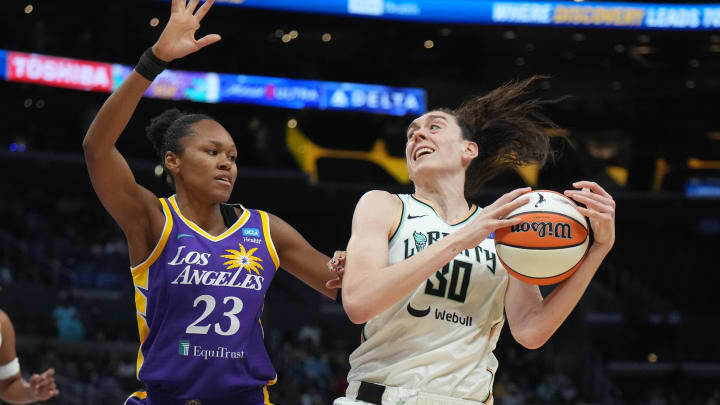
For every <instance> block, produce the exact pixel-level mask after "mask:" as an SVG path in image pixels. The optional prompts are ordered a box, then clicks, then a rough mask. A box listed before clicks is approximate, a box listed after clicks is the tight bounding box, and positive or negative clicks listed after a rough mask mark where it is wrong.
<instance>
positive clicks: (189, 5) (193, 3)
mask: <svg viewBox="0 0 720 405" xmlns="http://www.w3.org/2000/svg"><path fill="white" fill-rule="evenodd" d="M199 2H200V0H190V1H188V2H187V5H186V6H185V10H187V11H189V12H190V14H192V13H193V11H195V8H196V7H197V5H198V3H199Z"/></svg>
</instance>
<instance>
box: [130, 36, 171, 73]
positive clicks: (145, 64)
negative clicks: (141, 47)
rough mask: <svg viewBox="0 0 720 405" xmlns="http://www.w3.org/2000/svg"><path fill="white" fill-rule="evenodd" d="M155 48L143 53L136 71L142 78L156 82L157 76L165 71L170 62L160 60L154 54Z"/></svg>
mask: <svg viewBox="0 0 720 405" xmlns="http://www.w3.org/2000/svg"><path fill="white" fill-rule="evenodd" d="M154 47H155V45H153V47H151V48H148V49H146V50H145V52H143V54H142V56H141V57H140V60H139V61H138V63H137V65H135V71H136V72H137V73H138V74H139V75H140V76H142V77H144V78H146V79H147V80H149V81H151V82H152V81H153V80H155V78H156V77H157V75H159V74H160V73H162V72H163V70H165V67H166V66H167V64H168V62H167V61H165V60H162V59H160V58H159V57H158V56H157V55H156V54H155V53H154V52H153V48H154Z"/></svg>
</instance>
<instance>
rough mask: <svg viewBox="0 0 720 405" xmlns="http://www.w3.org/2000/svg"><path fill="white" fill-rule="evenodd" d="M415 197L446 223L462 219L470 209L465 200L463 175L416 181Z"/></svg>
mask: <svg viewBox="0 0 720 405" xmlns="http://www.w3.org/2000/svg"><path fill="white" fill-rule="evenodd" d="M415 197H416V198H418V199H420V200H423V202H426V203H428V204H429V205H430V206H431V207H433V208H434V209H435V212H436V213H437V214H438V216H440V218H441V219H442V220H443V221H445V222H447V223H452V222H454V221H455V220H457V219H459V218H462V217H464V216H465V215H466V214H467V212H468V209H469V207H470V204H468V202H467V200H466V199H465V173H459V174H455V175H447V176H440V177H436V178H432V179H427V180H421V181H416V182H415Z"/></svg>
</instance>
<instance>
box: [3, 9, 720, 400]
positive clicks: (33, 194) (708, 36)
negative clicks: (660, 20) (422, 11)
mask: <svg viewBox="0 0 720 405" xmlns="http://www.w3.org/2000/svg"><path fill="white" fill-rule="evenodd" d="M350 2H351V3H353V2H354V3H357V4H359V3H363V2H359V1H352V0H351V1H350ZM231 3H236V4H235V5H236V6H239V7H233V6H227V5H221V4H216V5H215V6H214V7H213V10H212V11H211V12H210V14H209V15H208V16H207V17H206V19H205V21H203V26H202V28H201V32H200V33H199V35H203V34H204V33H219V34H221V35H222V36H223V40H222V41H221V42H220V43H218V44H215V45H212V46H211V47H209V48H207V49H204V50H202V51H201V52H199V53H197V54H194V55H191V56H189V57H186V58H184V59H183V60H179V61H175V62H173V63H172V65H171V68H172V69H177V70H182V71H196V72H221V73H228V74H233V75H239V74H243V75H253V76H261V77H275V78H285V79H302V80H315V81H329V82H350V83H358V84H373V85H382V86H388V87H390V88H394V89H396V90H387V89H386V88H383V89H385V90H383V89H380V90H378V92H379V94H380V96H377V95H373V94H375V93H372V91H375V90H368V91H367V92H365V93H363V94H364V96H363V97H366V98H365V99H363V100H361V101H362V102H358V103H357V105H355V104H353V103H352V102H351V103H350V104H347V103H346V104H345V105H346V106H347V105H349V106H350V107H348V108H335V109H333V108H329V109H324V110H323V109H318V108H315V107H317V106H313V105H310V106H309V107H307V108H301V109H297V108H295V107H297V106H299V104H293V105H291V104H292V103H288V104H287V105H285V107H282V106H281V101H277V100H276V101H277V104H276V105H275V106H267V105H259V103H267V102H268V101H267V100H268V97H260V98H258V99H257V100H255V102H253V101H252V100H249V102H246V103H225V102H218V103H204V102H193V101H189V100H188V99H195V100H197V99H198V98H193V97H194V96H193V95H192V94H190V92H186V93H182V92H181V90H182V89H181V90H178V89H177V88H176V87H173V86H169V87H166V88H164V89H158V94H159V96H160V97H163V96H164V97H170V98H178V99H176V100H168V99H162V98H147V99H144V100H143V101H142V102H141V104H140V107H139V108H138V110H137V112H136V114H135V116H134V118H133V119H132V121H131V122H130V125H129V126H128V128H127V130H126V131H125V133H124V135H123V136H122V137H121V139H120V141H119V149H120V150H121V152H122V153H123V154H124V155H125V156H126V157H127V159H128V160H129V161H130V163H131V166H132V168H133V170H134V172H135V175H136V177H137V179H138V182H139V183H141V184H143V185H145V186H146V187H148V188H150V189H151V190H153V191H155V192H156V193H158V194H167V193H169V190H168V188H167V185H166V183H165V180H164V178H163V176H162V175H159V176H158V175H156V166H157V159H156V158H155V156H154V153H153V151H152V147H151V145H150V143H149V142H148V141H147V140H146V139H145V136H144V127H145V126H146V125H147V124H148V122H149V120H150V118H151V117H153V116H155V115H157V114H159V113H160V112H162V111H163V110H165V109H167V108H172V107H177V108H180V109H182V110H187V111H197V112H204V113H207V114H210V115H211V116H213V117H215V118H217V119H218V121H219V122H221V123H222V124H223V125H224V126H225V127H226V128H227V129H228V130H229V131H230V132H231V133H232V134H233V136H234V138H235V142H236V144H237V145H238V149H239V154H240V156H239V160H238V166H239V175H238V180H237V182H236V187H235V190H234V194H233V198H232V201H234V202H242V203H243V204H245V205H247V206H249V207H257V208H262V209H265V210H268V211H270V212H273V213H275V214H277V215H279V216H281V217H282V218H284V219H285V220H286V221H288V222H289V223H290V224H292V225H293V226H295V227H296V228H297V229H298V230H300V231H301V233H302V234H303V235H304V236H305V237H306V238H307V239H308V240H309V241H310V242H311V243H312V244H313V245H314V246H316V247H318V248H319V249H320V250H322V251H324V252H325V253H327V254H331V253H332V251H333V250H335V249H342V248H344V246H345V244H346V242H347V239H348V237H349V233H350V220H351V216H352V212H353V208H354V205H355V203H356V202H357V200H358V198H359V197H360V196H361V195H362V194H363V193H364V192H365V191H367V190H370V189H385V190H388V191H393V192H405V191H408V190H410V187H409V185H408V184H402V182H398V181H397V180H396V178H395V177H393V176H392V175H391V174H390V172H388V171H387V170H385V169H384V168H383V167H382V166H381V164H378V163H377V161H376V162H375V163H373V162H372V161H370V160H369V159H371V158H373V159H374V158H377V157H378V156H379V155H382V154H379V155H378V154H373V155H370V154H359V155H358V154H356V155H357V156H355V157H359V158H358V159H348V158H347V157H348V156H347V153H345V154H343V153H339V152H338V151H356V152H368V151H370V150H371V149H372V148H373V146H374V145H375V143H376V141H377V140H382V142H383V144H384V145H385V146H386V148H387V150H388V152H389V155H390V157H382V156H381V157H380V160H381V163H382V162H384V163H387V162H393V160H392V159H391V157H397V158H400V159H402V156H403V155H404V142H405V127H406V126H407V124H408V123H409V121H410V120H411V119H412V118H413V117H414V115H413V114H412V113H413V112H414V111H412V109H413V108H421V107H426V108H434V107H438V106H449V107H452V106H455V105H457V104H458V103H459V102H460V101H462V100H463V99H464V98H467V97H469V96H471V95H474V94H479V93H482V92H484V91H488V90H490V89H492V88H494V87H496V86H498V85H499V84H501V83H503V82H505V81H507V80H510V79H515V78H526V77H528V76H530V75H533V74H547V75H550V76H552V78H550V79H544V80H542V81H541V82H540V83H539V85H538V87H537V94H538V95H542V96H544V97H548V98H555V97H562V96H566V95H569V96H571V97H569V98H568V99H566V100H564V101H562V102H561V103H559V104H556V105H554V106H552V107H551V108H550V109H549V115H550V116H551V117H552V118H553V119H554V120H555V121H556V122H557V123H558V124H559V125H560V127H561V130H562V131H564V133H566V134H568V135H569V139H570V140H571V145H567V144H565V143H563V142H558V145H557V146H558V147H561V148H562V149H563V153H562V155H561V157H560V158H559V159H558V161H557V162H556V163H555V164H553V165H550V166H548V167H546V168H545V169H543V170H541V171H540V172H539V173H535V172H534V171H533V170H532V168H528V171H526V172H523V173H515V172H510V173H506V174H504V175H502V176H501V177H499V178H497V179H496V180H494V181H492V182H491V184H489V185H488V186H487V187H486V188H485V190H484V194H483V195H484V198H485V200H486V202H491V201H493V200H494V199H495V198H497V196H498V195H499V194H501V193H503V192H505V191H506V190H508V189H510V188H513V187H516V186H521V185H523V184H532V185H533V186H534V187H536V188H549V189H555V190H563V189H565V188H568V187H569V186H570V184H571V182H572V181H575V180H578V179H589V180H593V181H597V182H599V183H600V184H601V185H602V186H603V187H605V188H606V189H608V190H609V191H610V192H611V193H612V194H613V196H614V198H615V200H616V201H617V205H618V208H617V242H616V244H615V247H614V249H613V251H612V252H611V253H610V255H609V256H608V257H607V259H606V260H605V262H604V263H603V265H602V267H601V268H600V270H599V271H598V273H597V275H596V276H595V279H594V281H593V282H592V284H591V285H590V287H589V289H588V291H587V292H586V293H585V296H584V297H583V299H582V300H581V301H580V303H579V305H578V306H577V308H576V309H575V311H574V312H573V313H572V315H571V316H570V317H569V319H568V320H567V321H566V322H565V323H564V325H563V326H562V327H561V328H560V329H559V330H558V332H557V333H556V335H555V336H553V338H552V339H551V340H550V341H549V342H548V343H547V344H546V345H545V346H544V347H542V348H540V349H538V350H532V351H531V350H526V349H524V348H522V347H521V346H520V345H518V344H517V343H515V342H514V340H513V339H512V337H511V336H510V334H509V333H508V331H507V328H505V330H504V332H503V336H502V337H501V339H500V344H499V347H498V349H497V350H496V355H497V357H498V358H499V360H500V369H499V371H498V375H497V381H496V383H495V388H494V397H495V399H496V403H497V404H500V405H510V404H557V403H566V404H579V403H584V404H657V405H660V404H684V405H686V404H701V405H710V404H718V403H720V389H718V387H720V350H719V349H718V347H717V343H718V341H720V334H719V333H718V331H719V329H720V328H719V327H718V322H719V321H720V316H718V311H717V307H716V305H717V285H718V281H720V271H718V270H720V265H719V264H718V259H717V257H718V256H717V251H718V249H719V248H720V214H719V213H718V209H719V208H720V203H719V202H720V201H719V200H718V198H720V113H718V111H719V107H720V105H719V103H718V101H717V100H718V96H719V95H720V78H719V76H718V72H719V71H720V70H719V68H720V32H719V31H717V28H715V31H713V30H711V29H709V28H708V27H707V26H697V25H693V24H692V23H689V24H687V25H683V24H684V23H682V21H681V22H680V23H678V22H677V21H679V20H673V21H675V22H674V24H675V25H674V26H667V25H666V26H664V27H662V28H663V29H654V28H650V26H649V25H647V24H646V25H642V26H640V27H634V28H631V27H625V28H622V29H617V28H612V27H609V26H602V24H600V25H598V24H595V26H592V25H593V24H589V23H582V22H580V23H577V22H576V24H575V25H574V26H573V25H571V24H566V26H562V24H544V25H543V24H538V23H535V24H527V25H526V24H511V25H502V24H490V23H488V24H483V23H468V22H464V23H446V22H419V21H402V20H398V19H386V18H366V17H362V16H348V15H345V16H343V15H332V14H321V13H310V12H294V11H287V10H279V9H271V10H268V9H263V8H262V7H260V8H255V7H244V6H243V4H242V3H243V1H242V0H239V1H234V2H231ZM251 3H254V4H258V3H261V2H258V1H252V0H248V1H247V5H248V6H250V5H251ZM268 3H278V2H268ZM280 3H281V2H280ZM290 3H291V2H288V4H290ZM338 3H344V1H339V2H338ZM364 3H366V4H369V3H376V2H375V1H366V2H364ZM396 3H407V4H409V3H422V2H421V1H420V0H415V1H406V2H396ZM452 3H453V2H451V1H448V2H447V7H451V5H452ZM456 3H460V2H456ZM462 3H468V2H467V1H465V2H462ZM478 3H480V2H478ZM297 4H299V5H301V4H304V3H302V2H298V3H297ZM308 4H310V3H308ZM518 4H521V5H522V4H526V5H528V4H530V3H518ZM562 4H565V5H567V6H568V7H576V6H583V5H591V4H593V3H587V2H586V3H574V2H567V3H562ZM606 4H608V3H606ZM626 4H627V3H626ZM466 5H467V4H466ZM665 6H668V7H671V6H672V5H671V4H669V3H668V4H665ZM682 6H683V7H686V8H685V9H691V8H692V7H695V6H693V5H682ZM528 7H529V6H528ZM608 7H612V5H610V6H608ZM638 7H643V6H642V5H638ZM168 10H169V4H168V3H167V2H162V1H158V2H155V1H140V0H126V1H118V0H106V1H86V0H79V1H75V2H66V1H50V0H44V1H17V0H3V1H2V2H1V3H0V49H2V50H5V51H9V52H2V51H0V56H1V57H0V62H1V63H4V62H8V63H7V68H5V67H4V66H0V69H5V70H4V71H3V72H2V74H0V78H5V80H0V148H1V149H0V173H2V175H1V177H0V179H1V180H0V196H1V198H0V283H1V290H0V308H2V309H3V310H5V311H6V312H8V313H9V315H10V316H11V318H12V319H13V322H14V324H15V328H16V330H17V334H18V339H17V347H18V353H19V357H20V361H21V365H22V370H23V373H24V374H27V375H29V373H31V372H36V371H40V370H44V369H45V368H46V367H55V369H56V370H57V372H58V375H57V380H58V383H59V385H60V390H61V395H60V396H59V397H58V398H57V399H55V400H54V401H53V402H52V403H55V404H119V403H122V401H123V400H124V399H125V398H126V397H127V395H128V394H129V393H131V392H133V391H134V390H136V389H137V388H139V387H140V384H139V383H138V382H137V381H136V380H135V379H134V373H135V355H136V351H137V345H138V343H137V341H138V338H137V328H136V324H135V317H134V311H135V310H134V307H133V303H132V302H133V299H132V291H133V290H132V284H131V279H130V276H129V272H128V259H127V252H126V246H125V243H124V239H123V236H122V234H121V232H120V230H119V229H118V227H117V226H116V225H115V224H114V222H113V221H112V219H111V218H110V217H109V215H108V214H107V213H106V212H105V211H104V210H103V209H102V207H101V205H100V203H99V201H98V199H97V197H96V196H95V194H94V193H93V191H92V189H91V187H90V183H89V180H88V176H87V172H86V170H85V167H84V164H83V157H82V150H81V147H80V143H81V140H82V138H83V136H84V134H85V131H86V129H87V127H88V125H89V123H90V122H91V120H92V118H93V117H94V115H95V113H96V112H97V110H98V109H99V107H100V105H101V104H102V102H103V101H104V100H105V98H106V97H107V95H108V94H107V92H106V91H82V90H78V89H72V88H70V89H68V88H61V87H82V86H86V87H87V86H89V85H88V84H87V83H85V84H83V83H80V84H78V83H79V82H78V83H75V84H72V83H71V82H72V80H76V82H77V81H78V80H80V81H82V80H81V79H77V78H75V79H72V80H71V79H67V80H65V82H63V83H64V84H63V83H61V82H62V80H64V79H62V78H61V77H60V76H62V73H57V72H51V73H47V72H46V73H45V74H44V75H45V76H43V77H41V78H40V79H38V80H35V81H36V82H38V83H23V82H22V81H28V80H29V78H28V75H30V76H31V74H30V73H27V72H26V73H25V76H22V75H23V73H22V72H20V73H19V72H18V71H14V72H11V66H10V63H9V62H10V58H11V56H10V55H11V53H12V52H20V53H36V54H41V55H51V56H58V57H66V58H74V59H80V60H88V61H97V62H103V63H113V64H122V65H125V66H132V65H134V63H135V62H136V61H137V59H138V57H139V55H140V54H141V53H142V51H143V50H144V49H145V48H147V47H148V46H150V45H151V44H152V43H153V42H154V41H155V39H156V38H157V36H158V35H159V33H160V31H161V29H162V27H164V24H165V23H166V21H167V17H168V15H169V11H168ZM450 14H452V12H450ZM679 15H681V16H682V15H684V14H682V13H681V14H679ZM154 19H157V20H154ZM656 27H657V25H656ZM673 27H675V28H673ZM677 27H680V28H677ZM324 34H329V35H324ZM429 41H431V42H429ZM13 55H14V56H13V57H18V55H20V56H22V54H13ZM28 57H29V56H28ZM44 60H45V61H46V62H47V60H51V61H52V59H44ZM53 63H54V62H53ZM50 64H51V65H52V63H50ZM59 64H60V62H57V63H56V65H59ZM56 65H53V66H56ZM47 66H48V65H47V64H46V65H45V67H44V68H43V69H52V68H53V67H47ZM17 67H18V66H17V65H15V68H17ZM41 76H42V75H41ZM13 78H14V79H13ZM61 79H62V80H61ZM83 80H84V79H83ZM258 80H259V79H258ZM58 83H60V84H61V87H57V84H58ZM68 83H70V84H68ZM106 85H107V84H106ZM263 85H264V84H263ZM358 88H359V89H364V88H363V87H362V86H360V87H358ZM397 89H400V90H397ZM412 89H424V91H425V93H423V92H422V91H421V90H412ZM96 90H97V89H96ZM275 90H277V88H275ZM163 91H164V93H163ZM393 91H395V92H400V93H401V95H405V96H407V95H408V94H415V95H419V97H421V98H422V97H425V96H426V97H427V99H426V104H427V105H426V106H424V105H420V106H414V107H413V106H412V105H411V108H410V110H411V111H409V112H410V113H411V114H408V115H404V111H400V110H397V111H396V110H388V111H380V110H377V109H376V111H374V112H366V111H362V110H363V109H366V110H372V108H371V107H372V103H373V102H372V101H371V100H370V98H371V97H380V98H382V97H387V94H391V93H392V92H393ZM383 92H385V93H383ZM403 92H404V93H403ZM300 93H302V92H300ZM361 93H362V92H361ZM349 94H350V93H349ZM383 94H385V95H383ZM293 97H297V99H296V100H295V101H298V102H299V101H302V98H303V94H299V95H296V96H293ZM398 97H400V96H398ZM262 100H265V101H262ZM278 100H279V98H278ZM211 101H212V100H211ZM245 101H248V100H245ZM306 101H307V100H306ZM336 101H337V100H336ZM341 101H342V100H341ZM375 103H376V104H377V105H382V102H378V101H377V100H376V101H375ZM378 103H379V104H378ZM341 104H342V103H341ZM400 105H401V107H402V106H407V105H404V104H402V103H400ZM353 106H356V107H357V108H352V107H353ZM388 113H394V114H400V115H391V114H388ZM288 139H294V141H293V142H296V143H295V144H294V145H295V146H298V145H297V142H300V146H299V148H300V149H301V150H304V151H305V153H306V155H302V154H298V153H295V154H294V153H293V148H289V147H288ZM311 143H312V144H311ZM291 144H292V142H291ZM317 148H324V149H317ZM309 150H310V151H320V152H319V153H320V154H321V158H320V159H318V160H317V167H316V169H317V170H316V171H315V172H313V171H312V170H309V168H311V166H312V165H311V164H310V163H308V162H310V161H309V160H302V159H307V158H308V156H307V153H309V152H308V151H309ZM295 152H297V151H295ZM299 162H301V163H299ZM394 162H395V163H397V161H394ZM550 289H551V287H550V288H548V290H550ZM544 292H547V291H544ZM264 317H265V319H264V322H263V324H264V325H265V326H266V345H267V347H268V350H269V352H270V354H271V356H272V357H273V359H274V363H275V366H276V368H277V369H278V372H279V382H278V384H277V385H276V386H275V387H273V388H272V389H271V390H270V394H271V400H272V401H273V402H274V403H278V404H302V405H314V404H329V403H331V401H332V398H334V397H336V396H339V395H340V394H341V393H342V392H343V391H344V387H345V376H346V372H347V370H348V367H349V366H348V362H347V356H348V354H349V353H350V352H351V351H352V350H353V349H354V348H355V347H356V346H357V344H358V343H359V339H358V338H359V327H358V326H355V325H352V324H351V323H350V322H349V321H348V320H347V318H346V316H345V315H344V313H343V311H342V308H341V307H340V306H339V305H337V304H336V303H334V302H331V301H329V300H327V299H324V298H323V297H321V296H319V294H317V293H315V292H314V291H312V290H310V289H309V288H307V287H305V286H304V285H302V284H301V283H299V282H297V281H296V280H294V279H293V278H291V277H289V276H288V275H287V274H285V273H281V275H280V276H279V277H278V278H277V279H276V281H275V283H274V286H273V288H271V290H270V293H269V294H268V297H267V303H266V307H265V313H264Z"/></svg>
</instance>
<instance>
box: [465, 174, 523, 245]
mask: <svg viewBox="0 0 720 405" xmlns="http://www.w3.org/2000/svg"><path fill="white" fill-rule="evenodd" d="M530 190H531V189H530V187H524V188H518V189H515V190H513V191H510V192H509V193H506V194H503V195H502V196H501V197H500V198H498V199H497V200H495V202H493V203H492V204H490V205H488V206H487V207H485V208H484V209H483V210H482V212H481V213H480V214H479V215H478V216H477V217H476V218H475V219H473V221H472V222H471V223H470V224H468V225H467V226H465V227H463V228H462V230H461V232H464V233H466V235H465V237H464V238H463V240H464V241H465V242H466V243H465V245H466V247H465V249H472V248H474V247H476V246H477V245H479V244H480V243H481V242H482V241H484V240H485V239H486V238H487V237H488V236H489V235H490V234H491V233H492V232H493V231H495V230H496V229H499V228H505V227H507V226H511V225H517V224H519V223H521V222H522V221H523V220H522V218H521V217H519V216H518V217H515V218H510V219H506V218H505V217H507V215H508V214H509V213H511V212H512V211H514V210H515V209H517V208H520V207H522V206H523V205H525V204H527V202H528V201H529V199H530V197H528V196H523V194H525V193H527V192H529V191H530Z"/></svg>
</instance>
